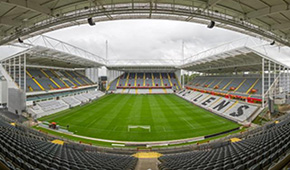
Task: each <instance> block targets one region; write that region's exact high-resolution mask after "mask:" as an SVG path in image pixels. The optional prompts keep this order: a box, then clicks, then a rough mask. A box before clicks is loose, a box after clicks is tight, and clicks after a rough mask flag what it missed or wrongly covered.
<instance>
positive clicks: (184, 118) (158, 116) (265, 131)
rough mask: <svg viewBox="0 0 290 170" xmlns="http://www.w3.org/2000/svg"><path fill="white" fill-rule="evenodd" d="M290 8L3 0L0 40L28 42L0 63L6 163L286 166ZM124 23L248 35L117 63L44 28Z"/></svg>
mask: <svg viewBox="0 0 290 170" xmlns="http://www.w3.org/2000/svg"><path fill="white" fill-rule="evenodd" d="M289 7H290V1H288V0H268V1H263V0H252V1H238V0H233V1H229V0H199V1H196V0H187V1H186V0H179V1H119V0H111V1H95V0H91V1H80V0H79V1H77V0H70V1H68V0H60V1H55V0H52V1H47V0H39V1H33V0H0V37H1V39H0V45H1V46H9V47H10V46H12V47H19V48H21V49H22V50H21V51H18V52H17V53H14V54H13V55H9V56H5V58H3V59H1V60H0V63H1V64H0V75H1V79H0V87H1V91H0V106H1V109H0V132H1V133H0V136H1V138H0V169H4V170H6V169H25V170H30V169H41V170H42V169H61V170H66V169H73V170H77V169H106V170H135V169H136V170H149V169H150V170H157V169H161V170H175V169H184V170H191V169H206V170H211V169H216V170H219V169H237V170H243V169H251V170H259V169H289V167H290V112H289V110H290V107H289V104H290V100H289V92H290V71H289V70H290V66H289V64H287V63H286V62H283V61H282V60H281V59H287V58H288V57H289V55H290V50H289V46H290V29H289V28H290V27H289V26H290V11H289V9H290V8H289ZM127 19H162V20H175V21H183V22H193V23H199V24H203V25H204V27H205V29H212V30H213V31H214V28H215V27H220V28H223V29H225V30H231V31H235V32H239V33H242V34H246V35H247V37H246V38H242V39H238V40H235V41H231V42H221V45H219V46H216V47H214V48H211V49H207V50H205V51H202V52H199V53H196V54H192V55H191V56H190V57H187V58H184V57H183V58H182V60H173V59H172V60H164V59H159V60H149V59H147V60H146V59H145V60H138V59H132V60H125V59H124V60H118V61H115V60H110V59H108V57H106V56H100V55H97V54H95V53H93V52H90V51H88V50H84V49H82V48H80V47H77V46H74V45H72V44H70V43H67V42H64V41H62V40H60V39H55V38H52V37H49V36H47V35H45V33H48V32H51V31H54V30H60V29H63V28H68V27H72V26H74V25H83V24H87V25H90V26H92V27H94V25H95V24H96V23H98V22H107V21H111V20H127ZM209 41H210V40H209ZM133 50H134V49H133ZM0 55H2V54H0ZM101 68H106V77H103V76H100V73H99V71H100V69H101ZM186 76H187V78H186ZM186 79H187V80H186Z"/></svg>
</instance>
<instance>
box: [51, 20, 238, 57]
mask: <svg viewBox="0 0 290 170" xmlns="http://www.w3.org/2000/svg"><path fill="white" fill-rule="evenodd" d="M46 35H48V36H51V37H54V38H57V39H60V40H62V41H65V42H68V43H70V44H73V45H76V46H79V47H81V48H83V49H86V50H88V51H90V52H93V53H96V54H99V55H101V56H103V57H105V49H106V48H105V42H106V40H107V41H108V44H109V50H108V51H109V59H111V60H116V59H117V60H118V59H148V58H149V59H159V58H162V59H182V55H181V54H182V52H181V49H182V41H184V42H185V57H189V56H190V55H192V54H195V53H197V52H199V51H203V50H206V49H208V48H210V47H214V46H217V45H218V44H221V43H224V42H227V41H231V40H233V39H238V38H241V37H243V36H244V35H242V34H239V33H236V32H232V31H228V30H224V29H219V28H214V29H208V28H206V25H200V24H194V23H186V22H179V21H165V20H123V21H109V22H101V23H96V25H95V26H89V25H88V24H85V25H81V26H74V27H70V28H66V29H62V30H58V31H54V32H50V33H47V34H46Z"/></svg>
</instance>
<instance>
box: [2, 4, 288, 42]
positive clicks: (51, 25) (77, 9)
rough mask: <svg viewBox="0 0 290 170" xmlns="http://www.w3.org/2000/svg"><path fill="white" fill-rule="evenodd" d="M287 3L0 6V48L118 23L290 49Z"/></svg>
mask: <svg viewBox="0 0 290 170" xmlns="http://www.w3.org/2000/svg"><path fill="white" fill-rule="evenodd" d="M289 4H290V0H267V1H264V0H247V1H240V0H178V1H169V0H161V1H131V0H122V1H121V0H110V1H97V0H89V1H83V0H37V1H36V0H0V45H1V44H5V43H7V42H11V41H14V40H16V39H17V38H18V37H21V38H27V37H28V36H34V35H39V34H42V33H44V32H48V31H52V30H56V29H60V28H64V27H69V26H72V25H79V24H84V23H87V18H89V17H92V18H93V21H94V22H97V21H107V20H118V19H143V18H146V19H148V18H153V19H169V20H180V21H186V22H198V23H203V24H208V22H209V20H213V21H215V22H216V26H219V27H223V28H226V29H230V30H235V31H238V32H242V33H246V34H251V35H253V34H254V35H261V36H263V37H267V38H269V39H270V40H276V41H277V42H280V43H282V44H285V45H288V46H290V42H289V40H290V5H289Z"/></svg>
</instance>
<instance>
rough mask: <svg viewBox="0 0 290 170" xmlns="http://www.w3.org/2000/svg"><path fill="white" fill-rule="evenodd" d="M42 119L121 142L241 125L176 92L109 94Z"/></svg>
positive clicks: (205, 132) (211, 131) (186, 135)
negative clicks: (187, 99) (197, 104)
mask: <svg viewBox="0 0 290 170" xmlns="http://www.w3.org/2000/svg"><path fill="white" fill-rule="evenodd" d="M40 120H42V121H48V122H57V124H59V125H61V126H65V127H66V126H67V125H69V131H71V132H74V133H75V134H77V135H82V136H87V137H94V138H101V139H109V140H119V141H165V140H174V139H185V138H192V137H198V136H204V135H211V134H215V133H219V132H223V131H226V130H230V129H233V128H236V127H239V125H238V124H236V123H234V122H231V121H229V120H227V119H224V118H222V117H219V116H217V115H215V114H213V113H211V112H209V111H207V110H204V109H202V108H199V107H197V106H195V105H193V104H192V103H189V102H187V101H185V100H183V99H181V98H179V97H178V96H176V95H174V94H165V95H130V94H110V95H106V96H104V97H102V98H101V99H99V100H96V101H94V102H92V103H90V104H86V105H84V106H78V107H75V108H72V109H68V110H65V111H62V112H59V113H56V114H53V115H50V116H46V117H43V118H41V119H40ZM128 126H129V127H133V126H136V127H135V128H129V129H128ZM139 126H145V127H147V128H148V127H150V129H147V128H142V127H139Z"/></svg>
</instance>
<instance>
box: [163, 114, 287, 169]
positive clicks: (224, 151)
mask: <svg viewBox="0 0 290 170" xmlns="http://www.w3.org/2000/svg"><path fill="white" fill-rule="evenodd" d="M289 131H290V121H289V119H288V120H286V121H284V122H281V123H279V124H276V125H273V127H272V128H270V129H266V130H265V131H262V132H261V133H258V134H256V135H254V136H253V137H249V138H247V139H244V140H242V141H240V142H236V143H228V144H227V145H226V146H222V147H217V148H213V149H210V150H207V151H192V152H186V153H180V154H172V155H165V156H162V157H160V158H159V160H160V162H161V164H160V165H159V168H160V169H161V170H165V169H166V170H167V169H209V170H211V169H238V170H242V169H253V170H259V169H264V168H266V169H268V168H269V166H270V164H271V163H275V160H277V158H279V157H282V156H284V155H285V153H287V152H289V150H290V149H289V148H290V135H289Z"/></svg>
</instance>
